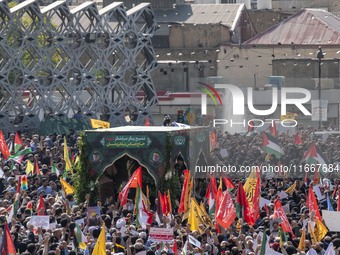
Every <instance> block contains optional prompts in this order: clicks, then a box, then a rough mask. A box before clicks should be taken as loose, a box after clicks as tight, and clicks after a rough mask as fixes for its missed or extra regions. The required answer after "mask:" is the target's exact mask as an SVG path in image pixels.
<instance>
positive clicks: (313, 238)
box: [308, 222, 318, 245]
mask: <svg viewBox="0 0 340 255" xmlns="http://www.w3.org/2000/svg"><path fill="white" fill-rule="evenodd" d="M308 229H309V233H310V237H311V238H312V244H313V245H314V244H316V243H317V242H318V241H317V240H316V237H315V234H314V231H313V229H312V227H311V226H310V224H309V222H308Z"/></svg>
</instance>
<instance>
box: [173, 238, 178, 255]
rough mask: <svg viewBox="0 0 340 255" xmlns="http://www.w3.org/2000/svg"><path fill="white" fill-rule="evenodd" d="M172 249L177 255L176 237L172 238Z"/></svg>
mask: <svg viewBox="0 0 340 255" xmlns="http://www.w3.org/2000/svg"><path fill="white" fill-rule="evenodd" d="M172 251H173V252H174V253H175V254H176V255H178V248H177V242H176V239H175V240H174V245H173V246H172Z"/></svg>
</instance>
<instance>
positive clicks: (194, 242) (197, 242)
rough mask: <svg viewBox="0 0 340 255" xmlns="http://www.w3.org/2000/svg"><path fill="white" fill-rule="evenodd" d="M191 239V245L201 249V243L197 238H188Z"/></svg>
mask: <svg viewBox="0 0 340 255" xmlns="http://www.w3.org/2000/svg"><path fill="white" fill-rule="evenodd" d="M188 237H189V243H190V244H192V245H195V246H196V247H201V242H200V241H198V240H197V239H196V238H194V237H193V236H190V235H189V236H188Z"/></svg>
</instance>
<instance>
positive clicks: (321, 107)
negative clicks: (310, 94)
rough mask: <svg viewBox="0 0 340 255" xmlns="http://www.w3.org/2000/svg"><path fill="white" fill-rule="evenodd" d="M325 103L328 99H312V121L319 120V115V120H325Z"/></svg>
mask: <svg viewBox="0 0 340 255" xmlns="http://www.w3.org/2000/svg"><path fill="white" fill-rule="evenodd" d="M320 101H321V103H320ZM327 105H328V100H312V121H320V116H321V121H327ZM320 111H321V113H320Z"/></svg>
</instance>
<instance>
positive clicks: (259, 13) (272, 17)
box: [248, 10, 296, 33]
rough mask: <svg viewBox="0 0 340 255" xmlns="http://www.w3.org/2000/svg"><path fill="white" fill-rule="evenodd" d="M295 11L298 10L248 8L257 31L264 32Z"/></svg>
mask: <svg viewBox="0 0 340 255" xmlns="http://www.w3.org/2000/svg"><path fill="white" fill-rule="evenodd" d="M295 12H296V11H281V10H248V13H249V16H250V18H251V21H252V22H253V24H254V27H255V29H256V31H257V33H262V32H263V31H265V30H267V29H268V28H270V27H272V26H274V25H276V24H278V23H279V22H281V21H282V20H284V19H286V18H288V17H290V16H291V15H293V14H294V13H295Z"/></svg>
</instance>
